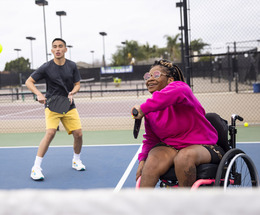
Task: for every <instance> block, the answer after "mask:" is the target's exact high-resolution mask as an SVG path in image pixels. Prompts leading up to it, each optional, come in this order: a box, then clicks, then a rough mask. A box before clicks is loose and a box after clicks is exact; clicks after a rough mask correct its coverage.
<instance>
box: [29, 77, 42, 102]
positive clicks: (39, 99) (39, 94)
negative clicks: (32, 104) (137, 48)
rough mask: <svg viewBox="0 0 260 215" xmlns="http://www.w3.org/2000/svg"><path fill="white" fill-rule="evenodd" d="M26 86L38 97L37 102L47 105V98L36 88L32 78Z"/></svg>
mask: <svg viewBox="0 0 260 215" xmlns="http://www.w3.org/2000/svg"><path fill="white" fill-rule="evenodd" d="M25 85H26V86H27V88H28V89H29V90H31V91H32V92H33V93H34V94H35V95H36V96H37V100H38V101H39V102H40V103H42V104H45V102H46V98H45V96H44V95H43V94H42V93H41V92H40V91H39V90H38V89H37V88H36V87H35V80H34V79H33V78H32V77H31V76H30V77H29V78H28V79H27V80H26V82H25Z"/></svg>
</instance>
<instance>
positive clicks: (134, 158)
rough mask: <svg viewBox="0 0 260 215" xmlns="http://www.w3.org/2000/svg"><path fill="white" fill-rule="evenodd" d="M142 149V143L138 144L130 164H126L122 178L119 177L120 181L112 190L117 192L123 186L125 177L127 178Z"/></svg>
mask: <svg viewBox="0 0 260 215" xmlns="http://www.w3.org/2000/svg"><path fill="white" fill-rule="evenodd" d="M141 149H142V145H140V147H139V149H138V150H137V152H136V153H135V156H134V157H133V159H132V160H131V162H130V164H129V165H128V167H127V169H126V171H125V173H124V174H123V176H122V178H121V179H120V181H119V182H118V184H117V185H116V188H115V189H114V191H113V192H118V191H120V190H121V188H122V187H123V185H124V183H125V181H126V179H127V178H128V176H129V174H130V172H131V171H132V169H133V167H134V164H135V162H136V160H137V157H138V154H139V153H140V152H141Z"/></svg>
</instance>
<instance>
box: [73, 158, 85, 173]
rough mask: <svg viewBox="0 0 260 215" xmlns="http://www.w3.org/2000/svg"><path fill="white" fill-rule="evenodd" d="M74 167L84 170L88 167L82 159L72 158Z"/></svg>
mask: <svg viewBox="0 0 260 215" xmlns="http://www.w3.org/2000/svg"><path fill="white" fill-rule="evenodd" d="M72 168H73V169H76V170H78V171H84V170H85V169H86V167H85V166H84V165H83V163H82V161H81V160H74V159H73V160H72Z"/></svg>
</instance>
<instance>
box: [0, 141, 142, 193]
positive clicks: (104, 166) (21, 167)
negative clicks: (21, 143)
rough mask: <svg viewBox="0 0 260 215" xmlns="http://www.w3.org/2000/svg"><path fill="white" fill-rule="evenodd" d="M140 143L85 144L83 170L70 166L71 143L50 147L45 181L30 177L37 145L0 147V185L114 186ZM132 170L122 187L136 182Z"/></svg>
mask: <svg viewBox="0 0 260 215" xmlns="http://www.w3.org/2000/svg"><path fill="white" fill-rule="evenodd" d="M138 148H139V145H124V146H120V145H119V146H118V145H114V146H84V147H83V149H82V154H81V159H82V161H83V163H84V164H85V165H86V171H76V170H74V169H72V167H71V165H72V156H73V148H72V147H50V148H49V150H48V152H47V154H46V155H45V157H44V161H43V164H42V168H43V174H44V176H45V179H44V181H33V180H32V179H31V178H30V171H31V167H32V165H33V162H34V158H35V155H36V152H37V148H36V147H33V148H32V147H23V148H0V157H1V164H0V168H1V178H0V189H25V188H29V189H30V188H32V189H96V188H115V187H116V186H117V184H118V182H119V181H120V179H121V177H122V175H123V174H124V172H125V171H126V169H127V167H128V165H129V163H130V162H131V160H132V159H133V157H134V156H135V154H136V152H137V150H138ZM136 168H137V164H135V166H134V168H133V169H134V170H133V171H131V173H130V174H129V177H128V178H127V180H126V181H125V184H124V186H123V187H134V186H135V172H136Z"/></svg>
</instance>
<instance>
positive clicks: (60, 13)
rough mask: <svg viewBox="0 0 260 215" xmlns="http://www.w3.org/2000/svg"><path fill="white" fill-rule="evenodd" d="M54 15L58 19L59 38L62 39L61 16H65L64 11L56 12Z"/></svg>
mask: <svg viewBox="0 0 260 215" xmlns="http://www.w3.org/2000/svg"><path fill="white" fill-rule="evenodd" d="M56 15H57V16H59V17H60V38H62V26H61V16H66V15H67V14H66V12H65V11H56Z"/></svg>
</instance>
